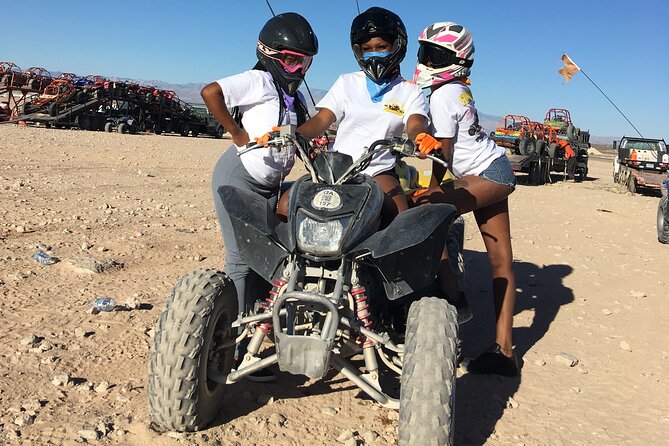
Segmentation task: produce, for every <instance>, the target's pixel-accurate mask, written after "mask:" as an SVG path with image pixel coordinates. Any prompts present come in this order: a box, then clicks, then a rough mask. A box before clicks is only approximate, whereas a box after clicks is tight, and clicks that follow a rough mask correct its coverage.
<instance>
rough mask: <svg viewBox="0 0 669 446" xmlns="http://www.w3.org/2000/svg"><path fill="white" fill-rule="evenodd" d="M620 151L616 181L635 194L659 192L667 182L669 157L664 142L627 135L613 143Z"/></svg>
mask: <svg viewBox="0 0 669 446" xmlns="http://www.w3.org/2000/svg"><path fill="white" fill-rule="evenodd" d="M613 149H614V150H617V155H616V158H615V160H613V181H614V182H615V183H618V184H620V185H622V186H625V187H627V190H628V191H630V192H631V193H636V192H638V191H640V190H649V191H655V192H659V191H660V189H661V187H662V183H663V182H664V181H665V180H666V179H667V171H668V170H669V154H668V153H667V144H666V142H665V141H664V139H653V138H634V137H628V136H623V137H622V138H621V140H620V141H619V142H618V141H613Z"/></svg>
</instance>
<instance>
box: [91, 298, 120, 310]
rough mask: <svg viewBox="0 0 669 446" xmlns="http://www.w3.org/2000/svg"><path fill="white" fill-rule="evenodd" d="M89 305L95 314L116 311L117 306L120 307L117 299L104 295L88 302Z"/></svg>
mask: <svg viewBox="0 0 669 446" xmlns="http://www.w3.org/2000/svg"><path fill="white" fill-rule="evenodd" d="M88 306H89V308H90V309H91V310H93V314H95V313H99V312H101V311H114V310H115V309H116V307H118V304H117V303H116V299H114V298H113V297H104V296H103V297H98V298H96V299H93V300H92V301H90V302H89V303H88Z"/></svg>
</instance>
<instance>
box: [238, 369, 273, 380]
mask: <svg viewBox="0 0 669 446" xmlns="http://www.w3.org/2000/svg"><path fill="white" fill-rule="evenodd" d="M245 378H246V379H248V380H249V381H251V382H254V383H269V382H273V381H276V374H275V373H274V372H272V371H271V370H269V369H261V370H258V371H257V372H253V373H251V374H250V375H246V376H245Z"/></svg>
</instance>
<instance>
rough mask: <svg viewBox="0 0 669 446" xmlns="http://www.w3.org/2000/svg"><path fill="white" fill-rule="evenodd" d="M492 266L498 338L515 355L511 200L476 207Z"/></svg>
mask: <svg viewBox="0 0 669 446" xmlns="http://www.w3.org/2000/svg"><path fill="white" fill-rule="evenodd" d="M474 216H475V217H476V223H477V224H478V226H479V229H480V231H481V236H482V237H483V243H485V247H486V251H487V252H488V261H489V262H490V266H491V268H492V292H493V299H494V302H495V318H496V322H495V340H496V342H497V343H498V344H499V345H500V347H501V352H502V353H503V354H504V355H505V356H508V357H510V356H512V355H513V351H512V348H513V342H512V339H511V333H512V328H513V312H514V306H515V303H516V279H515V276H514V274H513V267H512V264H513V251H512V248H511V235H510V234H511V232H510V224H509V202H508V199H504V200H502V201H500V202H497V203H495V204H492V205H490V206H486V207H484V208H481V209H477V210H475V211H474Z"/></svg>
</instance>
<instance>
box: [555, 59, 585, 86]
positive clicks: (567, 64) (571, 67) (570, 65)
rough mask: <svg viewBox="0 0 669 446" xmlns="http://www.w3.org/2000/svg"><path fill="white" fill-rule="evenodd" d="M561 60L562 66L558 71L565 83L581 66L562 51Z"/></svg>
mask: <svg viewBox="0 0 669 446" xmlns="http://www.w3.org/2000/svg"><path fill="white" fill-rule="evenodd" d="M562 62H564V67H562V68H560V69H559V70H558V73H560V74H561V75H562V77H564V83H565V84H566V83H567V82H569V80H570V79H571V78H572V77H574V75H575V74H576V73H578V72H579V71H581V68H580V67H579V66H578V65H576V64H575V63H574V61H573V60H571V59H570V58H569V56H567V53H562Z"/></svg>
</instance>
